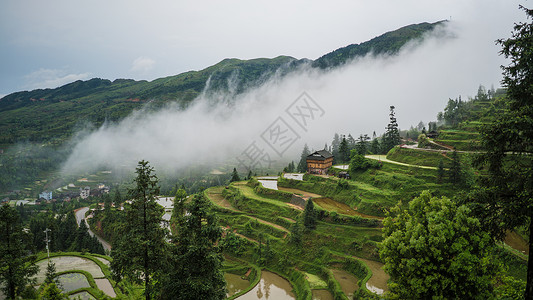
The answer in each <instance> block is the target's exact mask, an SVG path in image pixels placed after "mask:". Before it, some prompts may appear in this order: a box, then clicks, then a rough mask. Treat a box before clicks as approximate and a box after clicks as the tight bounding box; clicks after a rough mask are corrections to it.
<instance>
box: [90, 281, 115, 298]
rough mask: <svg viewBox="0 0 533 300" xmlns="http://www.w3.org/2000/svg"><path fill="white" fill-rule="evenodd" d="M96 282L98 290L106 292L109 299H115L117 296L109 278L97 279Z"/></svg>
mask: <svg viewBox="0 0 533 300" xmlns="http://www.w3.org/2000/svg"><path fill="white" fill-rule="evenodd" d="M94 282H96V286H97V287H98V289H99V290H101V291H102V292H104V293H105V294H106V295H108V296H109V297H111V298H115V297H116V296H117V294H116V293H115V290H114V289H113V286H112V285H111V282H109V280H107V278H100V279H95V280H94Z"/></svg>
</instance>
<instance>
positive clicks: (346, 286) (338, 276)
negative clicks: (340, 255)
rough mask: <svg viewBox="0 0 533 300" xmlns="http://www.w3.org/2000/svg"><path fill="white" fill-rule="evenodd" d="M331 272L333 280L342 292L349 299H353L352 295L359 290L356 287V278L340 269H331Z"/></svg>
mask: <svg viewBox="0 0 533 300" xmlns="http://www.w3.org/2000/svg"><path fill="white" fill-rule="evenodd" d="M331 272H333V277H335V280H337V281H338V282H339V284H340V285H341V289H342V292H343V293H344V294H345V295H346V296H347V297H348V298H350V299H351V298H352V297H353V293H354V292H355V291H357V289H359V286H358V285H357V281H358V279H357V277H355V276H353V274H351V273H348V272H346V271H344V270H340V269H331Z"/></svg>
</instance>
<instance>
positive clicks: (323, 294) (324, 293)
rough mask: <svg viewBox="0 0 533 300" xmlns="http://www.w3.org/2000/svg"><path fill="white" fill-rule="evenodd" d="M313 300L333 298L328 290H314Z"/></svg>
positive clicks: (329, 299) (330, 299) (331, 299)
mask: <svg viewBox="0 0 533 300" xmlns="http://www.w3.org/2000/svg"><path fill="white" fill-rule="evenodd" d="M313 300H333V296H332V295H331V293H330V292H329V291H328V290H313Z"/></svg>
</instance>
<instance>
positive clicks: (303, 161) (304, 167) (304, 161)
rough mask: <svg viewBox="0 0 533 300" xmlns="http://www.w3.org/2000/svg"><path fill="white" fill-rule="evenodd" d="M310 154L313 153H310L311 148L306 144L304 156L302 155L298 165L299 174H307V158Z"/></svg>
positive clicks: (303, 151)
mask: <svg viewBox="0 0 533 300" xmlns="http://www.w3.org/2000/svg"><path fill="white" fill-rule="evenodd" d="M310 154H311V152H309V147H307V144H305V145H304V149H303V150H302V154H301V155H300V162H299V163H298V172H301V173H305V172H307V157H308V156H309V155H310Z"/></svg>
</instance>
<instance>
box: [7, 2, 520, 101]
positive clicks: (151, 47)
mask: <svg viewBox="0 0 533 300" xmlns="http://www.w3.org/2000/svg"><path fill="white" fill-rule="evenodd" d="M519 3H524V4H525V5H526V6H527V5H528V4H529V3H528V2H527V1H516V0H472V1H470V0H469V1H465V0H447V1H442V0H402V1H398V0H372V1H370V0H349V1H328V2H324V1H303V0H302V1H277V0H270V1H249V0H230V1H187V2H186V1H176V0H157V1H132V0H127V1H126V0H113V1H102V0H93V1H71V0H50V1H41V0H2V1H1V2H0V41H1V47H0V96H1V95H6V94H9V93H11V92H15V91H20V90H29V89H35V88H46V87H57V86H60V85H63V84H66V83H69V82H72V81H74V80H77V79H90V78H93V77H100V78H107V79H111V80H113V79H116V78H134V79H147V80H152V79H155V78H158V77H163V76H168V75H175V74H178V73H181V72H184V71H188V70H199V69H203V68H205V67H208V66H210V65H212V64H215V63H217V62H218V61H220V60H222V59H224V58H228V57H235V58H242V59H249V58H257V57H275V56H278V55H289V56H293V57H296V58H309V59H315V58H317V57H319V56H321V55H322V54H325V53H327V52H330V51H332V50H334V49H336V48H339V47H342V46H346V45H348V44H352V43H360V42H363V41H367V40H369V39H371V38H373V37H375V36H378V35H380V34H382V33H384V32H386V31H390V30H394V29H397V28H399V27H401V26H405V25H408V24H413V23H420V22H435V21H439V20H443V19H450V18H451V19H452V21H457V22H459V23H461V24H464V25H465V26H470V27H472V28H473V27H476V26H477V27H482V28H478V29H482V30H485V31H486V32H485V33H484V34H485V36H486V37H487V38H488V39H489V40H488V41H487V42H489V44H490V43H492V42H493V40H494V39H496V38H500V37H507V36H509V34H510V31H511V29H512V24H513V22H516V21H521V20H523V19H524V17H523V16H524V13H523V12H521V11H519V10H518V4H519ZM487 33H489V34H487ZM496 52H497V48H496V47H495V48H494V49H493V52H492V53H493V57H492V58H491V59H493V60H494V61H495V63H498V62H499V60H498V57H497V53H496ZM497 81H498V79H496V82H491V83H485V84H492V83H494V84H498V82H497Z"/></svg>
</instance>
